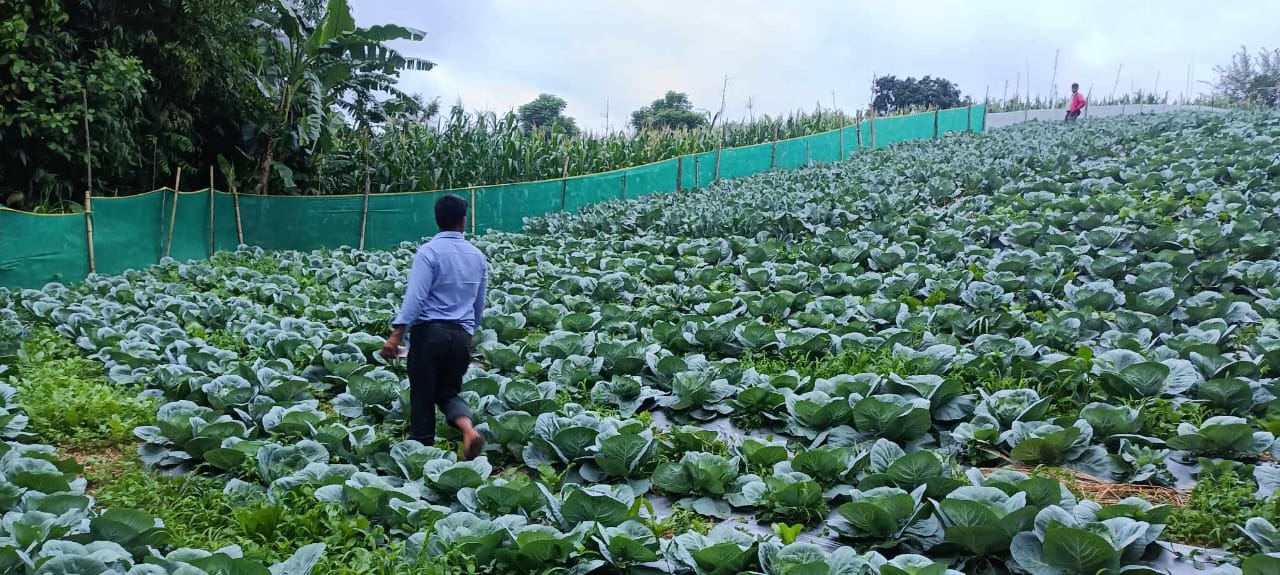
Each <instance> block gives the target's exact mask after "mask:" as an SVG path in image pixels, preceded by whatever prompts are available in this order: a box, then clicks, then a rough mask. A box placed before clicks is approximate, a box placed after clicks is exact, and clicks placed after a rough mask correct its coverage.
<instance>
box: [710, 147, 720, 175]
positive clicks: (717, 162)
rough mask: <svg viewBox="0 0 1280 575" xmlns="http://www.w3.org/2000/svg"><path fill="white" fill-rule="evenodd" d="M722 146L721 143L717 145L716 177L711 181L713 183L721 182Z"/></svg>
mask: <svg viewBox="0 0 1280 575" xmlns="http://www.w3.org/2000/svg"><path fill="white" fill-rule="evenodd" d="M720 145H721V143H720V142H717V143H716V173H715V177H714V178H713V179H712V180H711V181H713V182H718V181H720Z"/></svg>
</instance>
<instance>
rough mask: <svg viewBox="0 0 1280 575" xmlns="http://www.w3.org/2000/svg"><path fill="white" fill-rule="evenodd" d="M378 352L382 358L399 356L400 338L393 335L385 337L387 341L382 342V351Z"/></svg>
mask: <svg viewBox="0 0 1280 575" xmlns="http://www.w3.org/2000/svg"><path fill="white" fill-rule="evenodd" d="M380 353H381V354H382V358H383V359H395V358H397V357H400V339H399V338H394V337H391V338H387V343H384V344H382V351H381V352H380Z"/></svg>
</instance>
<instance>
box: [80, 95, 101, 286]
mask: <svg viewBox="0 0 1280 575" xmlns="http://www.w3.org/2000/svg"><path fill="white" fill-rule="evenodd" d="M80 102H81V103H82V104H83V105H84V168H85V174H86V177H87V178H88V181H89V184H88V186H86V187H85V189H84V233H85V241H86V242H87V244H88V246H89V273H95V272H96V271H97V269H98V262H97V260H96V258H95V254H94V251H93V139H92V137H91V136H90V135H89V90H88V89H83V88H82V89H81V90H80Z"/></svg>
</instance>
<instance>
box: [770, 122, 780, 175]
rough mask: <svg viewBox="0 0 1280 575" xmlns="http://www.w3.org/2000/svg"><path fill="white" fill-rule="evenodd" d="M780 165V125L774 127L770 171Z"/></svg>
mask: <svg viewBox="0 0 1280 575" xmlns="http://www.w3.org/2000/svg"><path fill="white" fill-rule="evenodd" d="M777 165H778V125H777V124H774V125H773V146H772V147H771V148H769V169H770V170H772V169H773V168H774V166H777Z"/></svg>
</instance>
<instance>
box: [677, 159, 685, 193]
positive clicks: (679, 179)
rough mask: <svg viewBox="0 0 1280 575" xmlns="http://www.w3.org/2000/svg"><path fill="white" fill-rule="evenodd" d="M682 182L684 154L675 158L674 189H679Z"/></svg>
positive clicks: (681, 186)
mask: <svg viewBox="0 0 1280 575" xmlns="http://www.w3.org/2000/svg"><path fill="white" fill-rule="evenodd" d="M683 184H684V156H680V157H679V158H676V191H677V192H678V191H680V190H681V189H682V188H683Z"/></svg>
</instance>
